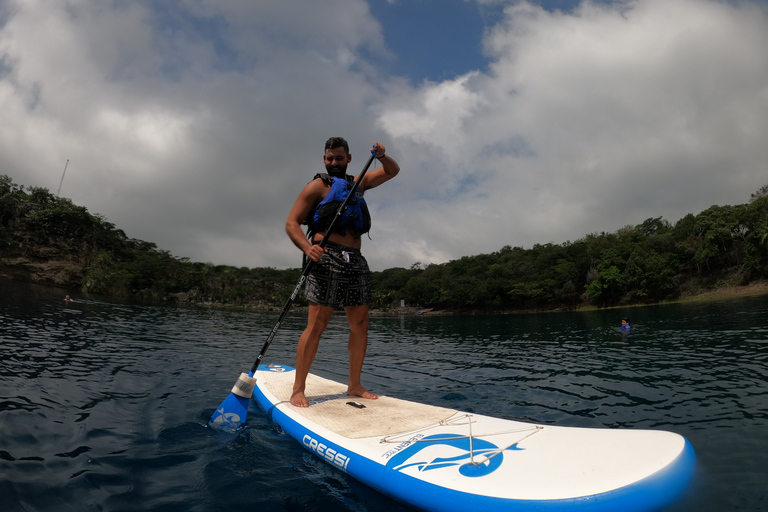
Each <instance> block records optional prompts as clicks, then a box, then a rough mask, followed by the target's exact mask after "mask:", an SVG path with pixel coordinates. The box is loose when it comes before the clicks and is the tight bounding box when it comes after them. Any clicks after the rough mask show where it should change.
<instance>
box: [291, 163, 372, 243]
mask: <svg viewBox="0 0 768 512" xmlns="http://www.w3.org/2000/svg"><path fill="white" fill-rule="evenodd" d="M317 178H321V179H322V180H323V181H324V182H325V183H326V184H327V183H329V182H330V184H331V190H329V191H328V194H326V196H325V197H324V198H323V200H322V201H320V204H318V205H317V207H316V208H315V211H314V214H312V213H310V215H309V216H308V217H307V219H306V221H305V222H306V223H307V225H308V226H309V228H310V230H311V231H313V232H315V233H322V232H325V231H327V229H328V227H329V226H330V225H331V222H332V221H333V219H334V217H335V216H336V212H337V211H338V210H339V207H340V206H341V204H342V203H343V202H344V200H345V199H346V198H347V196H348V195H349V191H350V189H351V188H352V185H353V184H354V177H353V176H349V175H348V176H346V178H337V177H334V176H329V175H328V174H317V175H315V177H314V179H317ZM370 229H371V214H370V212H369V211H368V205H366V204H365V199H363V192H362V191H361V190H360V189H357V190H355V195H354V196H353V197H352V198H351V199H350V200H349V203H347V207H346V208H345V209H344V211H343V212H342V214H341V219H340V220H339V222H337V223H336V225H335V226H334V227H333V232H334V233H339V234H341V235H345V234H346V232H347V230H351V231H352V234H353V235H354V236H355V237H357V238H359V237H360V236H361V235H362V234H364V233H367V232H368V231H370Z"/></svg>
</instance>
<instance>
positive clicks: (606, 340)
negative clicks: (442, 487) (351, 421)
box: [0, 281, 768, 512]
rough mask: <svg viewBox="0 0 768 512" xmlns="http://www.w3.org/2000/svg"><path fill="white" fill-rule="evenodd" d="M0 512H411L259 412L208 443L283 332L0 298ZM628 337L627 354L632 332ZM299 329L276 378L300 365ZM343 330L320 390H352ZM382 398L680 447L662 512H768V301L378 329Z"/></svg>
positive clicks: (250, 316)
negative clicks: (688, 480)
mask: <svg viewBox="0 0 768 512" xmlns="http://www.w3.org/2000/svg"><path fill="white" fill-rule="evenodd" d="M0 291H1V292H2V293H0V356H1V357H0V503H1V504H2V505H1V506H0V508H1V509H2V510H3V511H4V512H10V511H120V510H126V511H127V510H142V511H145V510H146V511H149V510H158V511H161V510H162V511H175V510H184V511H218V510H221V511H224V510H232V509H235V508H236V507H249V508H254V507H255V509H257V510H276V511H277V510H281V511H293V510H296V511H298V510H302V511H304V510H309V511H312V510H315V511H325V510H329V511H330V510H333V511H336V510H342V511H344V510H349V511H405V510H411V509H409V508H407V507H405V506H403V505H400V504H398V503H396V502H394V501H392V500H390V499H389V498H386V497H384V496H382V495H380V494H378V493H377V492H375V491H373V490H371V489H369V488H368V487H366V486H364V485H362V484H360V483H358V482H356V481H355V480H353V479H351V478H349V477H347V476H346V475H344V474H341V473H340V472H337V471H335V470H334V469H333V468H331V467H330V466H327V465H325V464H323V463H322V462H320V461H319V460H316V459H314V458H312V456H311V455H309V454H308V453H307V452H305V451H304V450H303V448H302V447H301V446H300V445H299V444H298V443H296V442H295V441H293V440H292V439H290V438H288V437H287V436H286V435H285V434H284V433H283V432H282V431H281V430H280V428H279V427H277V426H276V425H274V424H273V423H272V422H271V421H270V420H269V419H268V418H267V416H266V415H265V414H264V413H263V412H261V411H260V410H259V409H258V408H257V406H255V405H252V406H251V410H250V412H249V414H248V421H247V424H246V425H247V426H246V428H245V429H244V430H243V431H242V432H241V433H239V434H238V435H236V436H231V435H227V434H222V433H220V432H216V431H213V430H211V429H210V428H208V427H207V426H206V424H207V421H208V419H209V418H210V416H211V414H212V413H213V411H214V408H215V407H216V406H217V405H219V404H220V403H221V401H222V400H223V399H224V398H225V397H226V396H227V395H228V394H229V390H230V388H231V387H232V384H233V383H234V381H235V379H236V377H237V376H238V375H239V373H240V372H241V371H247V370H248V369H249V368H250V366H251V364H252V363H253V360H254V359H255V357H256V354H257V353H258V351H259V349H260V348H261V345H262V343H263V342H264V339H265V338H266V335H267V334H268V333H269V331H270V330H271V329H272V326H273V325H274V323H275V321H276V316H272V315H265V314H254V313H241V312H227V311H211V310H201V309H189V308H175V307H165V306H147V305H135V304H125V303H117V302H109V301H100V300H95V299H93V298H90V299H79V300H77V301H76V302H64V301H63V297H64V294H65V293H69V292H68V291H65V290H57V289H52V288H43V287H37V286H32V285H26V284H19V283H14V282H13V281H0ZM626 315H630V316H631V317H632V320H633V321H632V323H633V325H635V326H636V330H635V331H634V332H632V333H631V334H630V335H629V336H622V334H621V333H620V331H619V330H618V325H619V323H620V318H621V317H622V316H626ZM303 326H304V318H303V317H302V316H300V315H297V316H295V317H294V316H289V317H288V319H286V321H285V322H284V324H283V326H282V328H281V330H280V332H279V333H278V335H277V337H276V339H275V341H274V343H273V344H272V347H271V348H270V351H269V352H268V354H267V357H266V358H265V362H282V363H293V360H294V356H293V350H294V347H295V342H296V339H297V338H298V335H299V333H300V332H301V330H302V329H303ZM346 364H347V355H346V330H345V322H344V319H343V317H341V316H340V317H338V318H335V319H334V320H333V321H332V324H331V326H330V327H329V330H328V332H327V335H326V337H325V338H324V341H323V343H322V344H321V347H320V353H319V355H318V359H317V360H316V363H315V366H314V367H313V371H314V372H315V373H318V374H320V375H323V376H325V377H331V378H336V379H337V380H342V381H344V380H345V378H346V377H345V376H346ZM364 383H365V384H366V385H367V386H368V387H369V389H371V390H373V391H376V392H378V393H380V394H387V395H391V396H396V397H399V398H405V399H409V400H415V401H420V402H425V403H429V404H432V405H438V406H447V407H452V408H457V409H461V410H464V411H469V412H475V413H481V414H488V415H493V416H499V417H503V418H509V419H523V420H526V421H532V422H537V423H546V424H556V425H563V426H583V427H611V428H651V429H663V430H672V431H675V432H678V433H680V434H682V435H684V436H686V437H687V438H688V439H689V440H690V441H691V443H692V444H693V446H694V448H695V450H696V453H697V457H698V463H697V471H696V475H695V479H694V482H693V484H692V486H691V488H690V490H689V492H688V493H687V494H686V495H685V496H683V498H682V499H681V500H680V502H678V503H677V504H675V505H674V506H673V507H672V508H669V509H668V511H670V512H671V511H688V510H696V511H718V512H722V511H740V510H743V511H765V510H768V297H758V298H748V299H741V300H734V301H724V302H717V303H709V304H692V305H667V306H658V307H646V308H636V309H631V310H630V309H628V310H611V311H601V312H590V313H558V314H538V315H510V316H473V317H438V316H435V317H429V316H424V317H419V316H402V317H387V318H374V319H372V322H371V335H370V346H369V351H368V358H367V359H366V367H365V375H364Z"/></svg>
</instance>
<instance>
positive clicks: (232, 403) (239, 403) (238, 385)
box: [208, 151, 376, 432]
mask: <svg viewBox="0 0 768 512" xmlns="http://www.w3.org/2000/svg"><path fill="white" fill-rule="evenodd" d="M374 158H376V151H374V152H373V154H372V155H371V158H369V159H368V163H367V164H365V168H364V169H363V171H362V172H361V173H360V176H358V177H357V180H356V181H355V182H354V184H353V185H352V188H351V189H350V191H349V194H347V197H346V198H345V199H344V202H343V203H341V206H339V209H338V210H337V211H336V215H335V216H334V217H333V219H332V220H331V224H330V225H329V226H328V229H326V230H325V234H324V235H323V239H322V240H320V247H324V246H325V243H326V241H327V240H328V236H330V234H331V232H332V231H333V228H334V226H336V223H337V222H338V221H339V219H341V216H342V214H343V213H344V210H345V209H346V207H347V205H348V204H349V201H350V199H351V198H352V196H353V195H354V193H355V191H356V190H357V187H358V186H359V185H360V182H361V181H362V180H363V176H365V173H366V172H367V171H368V168H369V167H370V166H371V163H372V162H373V159H374ZM314 264H315V262H314V261H313V260H311V259H309V258H307V263H306V265H304V270H302V272H301V277H300V278H299V282H298V283H296V287H295V288H294V289H293V292H292V293H291V296H290V297H288V301H287V302H286V303H285V306H283V310H282V311H281V312H280V316H279V317H278V318H277V323H276V324H275V326H274V327H273V328H272V332H270V333H269V336H267V341H266V342H264V346H263V347H261V352H259V355H258V357H256V361H255V362H254V363H253V366H252V367H251V371H250V372H249V373H241V374H240V377H238V379H237V381H236V382H235V385H234V387H233V388H232V391H231V392H230V393H229V396H228V397H227V398H225V399H224V401H223V402H222V403H221V405H220V406H219V407H218V408H217V409H216V412H214V413H213V416H212V417H211V420H210V421H209V422H208V425H210V426H211V427H213V428H215V429H217V430H224V431H226V432H234V431H235V430H237V429H238V428H239V427H240V425H242V424H243V423H245V418H246V416H247V414H248V403H249V402H250V400H251V395H253V388H254V387H255V386H256V378H255V377H254V376H253V374H254V373H256V370H258V369H259V364H260V363H261V360H262V359H263V358H264V354H266V353H267V349H269V346H270V345H271V344H272V340H273V339H274V338H275V335H276V334H277V331H278V329H280V324H282V323H283V320H284V319H285V315H287V314H288V310H289V309H291V304H293V301H294V299H295V298H296V296H297V295H298V294H299V291H301V287H302V286H303V285H304V281H305V280H306V279H307V275H309V271H310V270H312V266H313V265H314Z"/></svg>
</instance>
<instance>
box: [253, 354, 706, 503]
mask: <svg viewBox="0 0 768 512" xmlns="http://www.w3.org/2000/svg"><path fill="white" fill-rule="evenodd" d="M254 377H256V381H257V387H256V389H255V390H254V396H255V397H256V400H257V401H258V403H259V405H260V406H261V408H262V409H264V410H265V411H266V412H267V413H268V414H269V415H270V417H271V418H272V419H273V420H274V421H275V422H276V423H277V424H279V425H280V427H282V429H283V430H285V432H287V433H288V434H289V435H290V436H292V437H293V438H295V439H296V440H297V441H298V442H299V443H301V444H302V445H303V446H304V447H305V448H306V449H307V450H309V451H310V452H312V453H313V454H315V455H316V456H318V457H320V458H321V459H322V460H324V461H326V462H327V463H329V464H331V465H332V466H335V467H336V468H337V469H339V470H340V471H344V472H345V473H347V474H349V475H350V476H352V477H354V478H356V479H357V480H360V481H361V482H363V483H365V484H367V485H369V486H371V487H373V488H374V489H377V490H379V491H381V492H382V493H384V494H387V495H389V496H391V497H393V498H395V499H396V500H399V501H402V502H404V503H407V504H410V505H413V506H415V507H418V508H421V509H424V510H429V511H439V512H446V511H457V512H458V511H462V512H466V511H468V510H481V511H484V512H485V511H497V510H498V511H501V510H503V511H516V512H519V511H560V510H562V511H569V512H570V511H579V512H581V511H622V512H641V511H651V510H658V509H659V508H661V507H664V506H665V505H668V504H669V503H671V502H672V501H674V499H675V498H676V497H677V496H678V495H679V494H680V493H681V492H682V491H683V490H684V489H685V487H686V486H687V485H688V483H689V481H690V479H691V477H692V475H693V470H694V465H695V460H696V457H695V455H694V451H693V448H692V447H691V445H690V443H689V442H688V441H687V440H686V439H685V438H684V437H682V436H680V435H678V434H674V433H671V432H661V431H651V430H627V429H624V430H617V429H590V428H571V427H553V426H548V425H534V424H530V423H522V422H518V421H510V420H503V419H499V418H492V417H489V416H482V415H479V414H468V413H465V412H461V411H457V410H454V409H445V408H442V407H433V406H430V405H423V404H418V403H414V402H408V401H405V400H398V399H396V398H391V397H387V396H380V397H379V399H378V400H365V399H362V398H356V397H349V396H347V395H346V390H347V386H346V385H345V384H340V383H338V382H334V381H331V380H328V379H324V378H321V377H318V376H315V375H309V378H308V379H307V387H306V393H305V394H306V397H307V399H308V400H309V403H310V407H308V408H301V407H294V406H292V405H291V404H290V397H291V392H292V389H293V379H294V369H293V368H292V367H290V366H281V365H266V366H265V365H262V366H259V368H258V371H257V372H256V374H255V375H254Z"/></svg>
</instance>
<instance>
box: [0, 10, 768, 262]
mask: <svg viewBox="0 0 768 512" xmlns="http://www.w3.org/2000/svg"><path fill="white" fill-rule="evenodd" d="M315 4H317V5H315ZM158 8H160V9H163V10H160V11H159V10H157V9H158ZM2 20H5V24H4V25H3V26H2V27H0V63H1V64H0V111H2V112H3V116H2V120H0V173H2V174H8V175H10V176H11V177H12V178H13V179H14V181H15V182H17V183H20V184H24V185H32V186H43V187H46V188H48V189H50V190H52V191H55V190H56V189H57V187H58V184H59V180H60V177H61V172H62V170H63V167H64V163H65V161H66V160H67V159H69V160H70V164H69V167H68V170H67V176H66V179H65V181H64V184H63V186H62V192H61V193H62V195H63V196H66V197H70V198H72V200H73V201H75V202H76V203H78V204H83V205H85V206H87V207H88V209H89V210H90V211H91V212H93V213H101V214H103V215H105V216H106V217H107V219H108V220H109V221H111V222H113V223H115V224H116V225H117V226H118V227H120V228H122V229H124V230H125V231H126V232H127V233H128V235H129V236H132V237H135V238H139V239H142V240H146V241H151V242H155V243H156V244H157V245H158V246H159V247H160V248H163V249H167V250H170V251H171V252H172V253H173V254H174V255H177V256H187V257H190V258H191V259H192V260H194V261H210V262H213V263H216V264H233V265H238V266H248V267H255V266H275V267H279V268H284V267H295V266H298V265H299V261H300V254H299V253H298V251H297V250H296V249H295V248H294V247H293V246H292V244H291V243H290V241H289V240H288V238H287V237H286V236H285V234H284V231H283V226H284V221H285V217H286V215H287V212H288V210H289V208H290V206H291V204H292V202H293V200H294V199H295V197H296V195H297V194H298V192H299V190H300V188H301V187H302V186H303V185H304V184H305V183H306V182H307V181H308V180H309V179H310V178H311V176H312V175H313V174H314V173H315V172H318V171H319V170H320V169H321V168H320V165H321V156H322V144H323V142H324V140H325V139H326V138H327V137H329V136H331V135H342V136H345V137H347V138H348V140H349V141H350V143H351V145H352V150H353V151H352V152H353V162H352V164H351V168H352V170H354V171H359V170H360V169H361V168H362V165H363V164H364V163H365V161H366V160H367V156H368V155H367V151H368V149H367V148H369V147H370V145H371V144H372V142H373V141H375V140H379V141H382V142H384V143H385V144H386V145H387V147H388V153H390V154H391V155H392V156H394V157H395V158H396V159H397V160H398V161H399V162H400V164H401V167H402V168H403V171H402V173H401V175H400V176H399V177H398V178H397V179H395V180H393V181H391V182H388V183H387V184H386V185H385V186H383V187H381V189H378V190H374V191H371V192H369V194H368V197H369V204H370V205H371V207H372V210H373V216H374V227H373V231H372V234H371V236H372V240H367V239H366V240H365V241H364V246H365V247H364V251H365V253H366V256H367V258H368V260H369V262H370V263H371V265H372V267H373V268H375V269H383V268H387V267H391V266H396V265H397V266H405V267H408V266H410V265H411V264H412V263H415V262H416V261H421V262H422V263H427V262H439V261H446V260H448V259H452V258H458V257H461V256H463V255H469V254H477V253H482V252H491V251H495V250H498V249H499V248H501V247H502V246H504V245H513V246H516V245H522V246H526V247H527V246H531V245H532V244H534V243H547V242H550V241H551V242H555V243H561V242H564V241H565V240H574V239H577V238H579V237H581V236H584V235H586V234H587V233H590V232H594V231H602V230H605V231H615V230H616V229H618V228H620V227H622V226H624V225H626V224H635V223H640V222H642V221H643V220H645V219H646V218H648V217H657V216H660V215H662V216H664V217H665V218H667V219H668V220H670V221H673V222H674V221H676V220H677V219H678V218H680V217H682V216H683V215H685V214H686V213H689V212H692V213H697V212H699V211H701V210H703V209H705V208H707V207H709V206H711V205H712V204H733V203H740V202H745V201H746V200H747V199H748V198H749V194H750V193H751V192H753V191H754V190H756V189H757V188H758V187H760V186H762V185H764V184H765V183H766V182H768V172H766V171H768V168H767V167H768V163H767V162H768V158H767V157H768V145H766V144H765V143H764V140H765V139H766V132H767V130H766V128H767V126H766V124H768V115H766V114H768V86H767V85H765V84H768V59H766V57H765V55H766V53H765V48H768V16H766V13H765V11H764V10H763V9H762V8H761V7H759V6H758V5H757V4H753V3H740V4H737V5H729V4H725V3H720V2H714V1H707V0H636V1H633V2H621V3H619V4H614V5H604V4H597V3H594V4H593V3H584V4H582V6H581V7H580V8H579V9H577V10H576V11H574V12H573V13H572V14H563V13H549V12H546V11H544V10H542V9H540V8H538V7H534V6H531V5H529V4H526V3H512V4H510V5H509V6H508V7H507V9H506V11H505V14H504V17H503V18H502V19H499V21H498V24H496V25H495V26H494V27H493V29H492V30H491V31H490V32H489V33H488V35H487V37H486V51H487V52H488V56H489V58H490V59H491V65H490V67H489V70H490V71H489V72H488V73H487V74H486V73H480V72H473V73H470V74H467V75H463V76H460V77H458V78H457V79H455V80H448V81H444V82H440V83H429V82H427V83H423V84H421V85H419V86H416V87H413V86H411V85H409V84H408V81H407V80H403V79H400V78H398V77H383V76H380V75H379V74H378V73H379V69H380V66H378V64H379V63H380V62H383V61H386V60H387V59H391V58H392V56H391V55H389V54H388V53H387V51H386V49H385V48H384V43H383V40H384V38H383V36H382V29H381V27H380V26H379V25H378V23H377V22H376V20H374V19H372V18H371V16H370V14H369V11H368V7H367V4H366V3H365V2H364V1H362V0H333V1H332V2H331V1H329V2H323V3H312V2H310V3H307V2H298V0H290V1H283V2H242V1H237V0H216V1H211V0H185V1H183V2H180V3H175V4H173V6H171V7H168V6H166V4H164V3H150V2H132V3H125V2H94V1H87V0H70V1H67V2H53V3H51V2H44V1H42V0H23V1H22V0H16V1H12V2H9V3H8V5H7V6H6V8H5V9H4V10H2V12H0V23H2Z"/></svg>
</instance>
